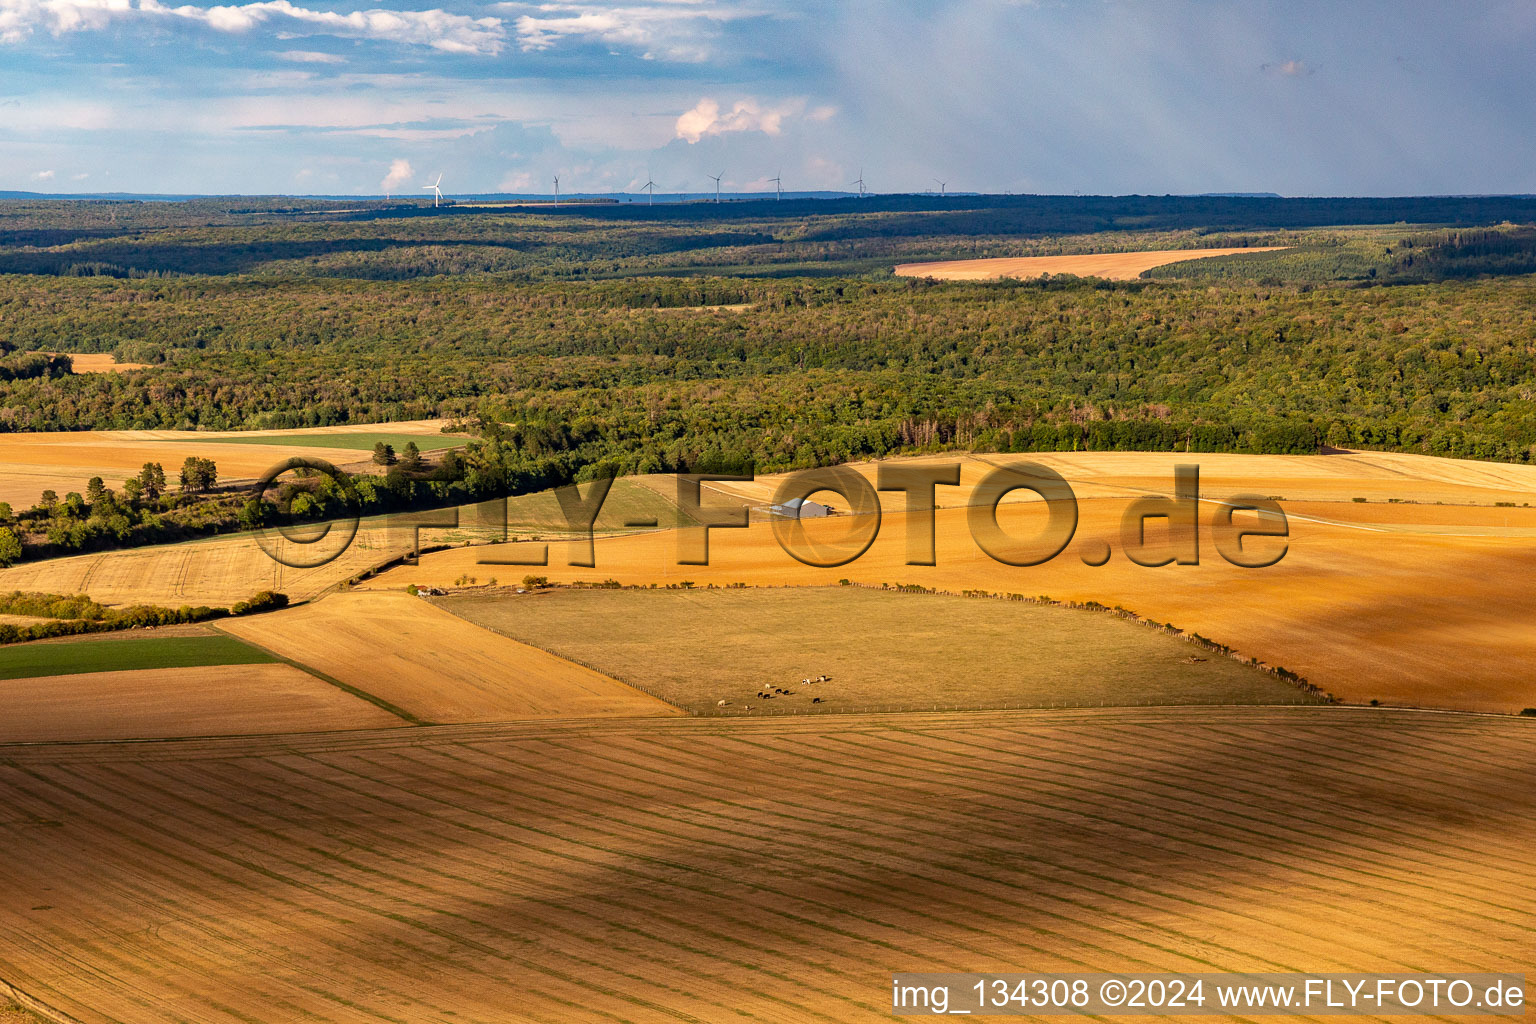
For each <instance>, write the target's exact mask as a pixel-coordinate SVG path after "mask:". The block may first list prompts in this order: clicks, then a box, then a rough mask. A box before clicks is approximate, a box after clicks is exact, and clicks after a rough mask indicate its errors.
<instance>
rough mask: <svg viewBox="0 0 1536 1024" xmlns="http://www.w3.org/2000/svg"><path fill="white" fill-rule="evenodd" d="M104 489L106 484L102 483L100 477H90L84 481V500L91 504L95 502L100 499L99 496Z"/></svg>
mask: <svg viewBox="0 0 1536 1024" xmlns="http://www.w3.org/2000/svg"><path fill="white" fill-rule="evenodd" d="M106 489H107V485H106V484H104V483H102V480H101V477H99V476H93V477H91V478H90V479H89V480H87V481H86V482H85V500H86V501H88V502H90V503H91V504H92V505H94V504H96V503H97V502H98V501H100V500H101V496H102V494H103V493H104V492H105V491H106Z"/></svg>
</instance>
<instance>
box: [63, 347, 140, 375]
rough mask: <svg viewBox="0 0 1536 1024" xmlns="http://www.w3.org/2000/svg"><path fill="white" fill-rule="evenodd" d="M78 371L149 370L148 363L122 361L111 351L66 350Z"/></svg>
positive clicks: (73, 366)
mask: <svg viewBox="0 0 1536 1024" xmlns="http://www.w3.org/2000/svg"><path fill="white" fill-rule="evenodd" d="M63 354H64V355H67V356H69V360H70V365H71V367H72V368H73V369H74V371H75V372H76V373H127V372H128V371H130V370H147V369H149V368H150V367H149V364H148V363H120V362H118V361H117V357H116V356H114V355H113V354H112V353H110V352H65V353H63Z"/></svg>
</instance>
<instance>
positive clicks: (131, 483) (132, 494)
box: [123, 477, 144, 505]
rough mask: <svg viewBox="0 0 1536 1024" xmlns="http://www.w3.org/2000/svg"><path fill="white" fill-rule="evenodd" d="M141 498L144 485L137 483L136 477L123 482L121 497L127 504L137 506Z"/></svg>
mask: <svg viewBox="0 0 1536 1024" xmlns="http://www.w3.org/2000/svg"><path fill="white" fill-rule="evenodd" d="M143 496H144V485H143V484H141V483H139V478H138V477H134V478H132V479H131V480H124V481H123V497H124V498H125V499H127V501H128V504H130V505H137V504H138V503H139V499H140V498H142V497H143Z"/></svg>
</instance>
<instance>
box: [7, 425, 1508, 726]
mask: <svg viewBox="0 0 1536 1024" xmlns="http://www.w3.org/2000/svg"><path fill="white" fill-rule="evenodd" d="M1014 458H1019V459H1038V461H1041V462H1044V463H1046V464H1047V465H1051V466H1053V467H1056V468H1058V470H1059V471H1060V472H1062V473H1063V475H1064V476H1066V478H1067V479H1068V481H1070V482H1071V483H1072V484H1073V486H1074V489H1075V490H1076V492H1077V494H1078V496H1079V498H1080V499H1082V500H1081V501H1080V516H1081V517H1080V522H1079V525H1078V528H1077V533H1076V536H1075V539H1074V541H1073V543H1072V544H1071V545H1070V546H1069V547H1068V549H1067V550H1066V551H1064V552H1063V553H1062V554H1061V555H1060V556H1059V557H1057V558H1055V559H1054V560H1052V561H1050V562H1048V563H1045V564H1043V565H1037V566H1032V567H1014V566H1009V565H1005V564H1002V563H1000V562H996V561H993V560H992V559H991V558H989V557H988V556H987V555H986V554H985V553H983V552H982V551H980V549H979V548H978V547H977V546H976V544H975V543H974V541H973V540H972V539H971V535H970V530H969V526H968V523H967V514H968V511H969V510H968V509H967V508H964V507H954V506H955V503H957V502H961V501H964V500H965V499H966V497H967V496H968V494H969V490H970V488H971V487H972V486H974V484H975V483H976V481H978V480H979V479H980V477H981V475H982V474H983V473H984V472H985V471H986V469H987V468H989V467H990V466H991V465H993V464H1001V463H1004V462H1007V461H1011V460H1012V459H1014ZM1186 461H1187V462H1194V463H1197V464H1199V465H1200V466H1201V467H1202V480H1201V494H1202V498H1203V499H1207V500H1204V501H1203V502H1202V504H1201V506H1200V521H1201V524H1202V525H1201V548H1200V552H1201V563H1200V564H1199V565H1198V566H1183V565H1168V566H1163V567H1160V568H1147V567H1143V566H1140V565H1136V564H1133V563H1132V562H1130V561H1129V560H1128V559H1127V558H1126V557H1125V556H1124V553H1123V551H1122V548H1121V529H1120V524H1121V520H1122V517H1123V515H1124V512H1125V511H1126V508H1127V506H1128V504H1129V501H1130V500H1131V499H1133V498H1134V497H1139V496H1141V495H1145V494H1151V493H1157V494H1169V493H1170V492H1171V490H1172V481H1173V466H1174V464H1175V463H1179V462H1186ZM1138 468H1139V469H1140V475H1137V469H1138ZM864 471H865V472H870V471H872V470H870V469H869V468H868V467H865V469H864ZM961 480H962V486H961V487H960V488H948V489H947V488H940V489H939V495H940V504H941V505H944V504H948V505H950V506H951V507H946V508H941V509H940V511H939V512H938V513H937V514H936V517H935V519H936V533H937V544H938V548H937V562H938V564H937V565H936V566H931V567H930V566H909V565H907V564H906V562H907V538H906V533H907V527H908V518H909V517H908V516H907V515H906V514H905V512H904V511H903V509H902V505H901V500H900V499H901V495H900V494H899V493H897V492H888V493H884V494H882V496H881V498H882V504H883V505H884V508H885V509H886V511H887V514H886V515H885V516H884V518H883V521H882V525H881V529H880V533H879V537H878V539H877V540H876V541H875V543H874V545H873V546H872V547H871V548H870V549H869V551H868V552H867V553H865V554H864V555H863V556H862V557H861V558H859V559H858V560H856V561H854V562H852V563H851V564H848V565H845V566H843V567H841V568H829V569H819V568H812V567H808V566H805V565H802V564H801V563H799V562H797V561H795V560H794V559H792V558H791V557H790V556H789V555H787V554H785V553H784V551H783V550H782V549H781V548H780V547H779V545H778V543H777V542H776V541H775V539H774V535H773V531H772V529H771V528H770V527H769V526H768V525H767V524H754V525H753V526H752V527H751V528H749V529H746V530H715V531H712V536H711V539H710V564H709V565H708V566H692V565H690V566H679V565H678V564H677V559H678V535H677V533H675V532H657V533H648V534H642V535H637V536H628V537H613V538H604V539H599V540H598V542H597V548H596V562H597V564H596V566H595V567H594V568H591V569H584V568H576V567H570V566H566V565H561V564H559V559H560V556H561V552H559V551H558V550H557V549H551V558H552V562H553V564H551V566H550V567H549V568H548V569H547V570H544V569H541V570H538V571H539V572H541V573H545V574H547V575H548V576H549V577H550V578H551V579H552V580H555V581H559V582H578V581H580V582H591V583H598V582H602V581H604V580H608V579H613V580H616V581H617V582H619V583H621V584H625V585H637V586H647V585H650V584H653V583H654V584H657V585H660V586H667V585H676V584H678V583H681V582H683V581H692V582H694V583H696V584H697V585H698V586H705V585H707V584H715V585H717V586H726V585H729V584H732V583H743V584H746V585H748V586H761V587H777V586H804V585H821V586H831V585H835V584H836V583H838V581H839V580H840V579H844V578H846V579H850V580H852V581H854V582H856V583H865V584H874V585H880V584H887V583H889V584H917V585H921V586H924V587H927V588H930V589H937V590H942V591H949V592H953V593H958V592H961V591H965V590H982V591H987V592H992V593H1002V594H1008V593H1018V594H1024V595H1028V596H1036V595H1047V596H1049V597H1052V598H1055V599H1057V600H1065V601H1073V602H1088V601H1097V602H1099V603H1101V604H1105V605H1110V606H1114V605H1121V606H1123V607H1125V608H1128V609H1130V610H1132V611H1134V612H1137V613H1139V614H1141V615H1143V616H1145V617H1147V618H1150V619H1154V620H1157V621H1159V622H1171V623H1174V624H1175V625H1177V626H1179V627H1180V628H1182V629H1185V630H1189V631H1192V632H1197V633H1200V634H1202V635H1203V636H1206V637H1209V638H1211V639H1213V640H1216V641H1218V642H1221V643H1224V644H1227V645H1229V646H1231V647H1234V648H1236V649H1237V650H1239V651H1240V652H1242V653H1243V654H1245V655H1248V656H1250V657H1255V658H1258V659H1260V660H1261V661H1263V662H1265V663H1267V664H1269V665H1278V666H1282V667H1284V668H1286V669H1289V670H1291V671H1293V672H1297V673H1299V674H1301V675H1302V676H1304V677H1305V678H1307V679H1308V680H1310V681H1311V682H1312V683H1314V684H1316V685H1318V686H1320V687H1322V688H1323V689H1325V690H1327V691H1329V692H1331V693H1334V694H1336V695H1338V696H1340V697H1342V698H1343V699H1345V700H1350V701H1357V702H1361V703H1364V702H1367V701H1370V700H1373V699H1377V700H1381V701H1384V702H1387V703H1399V704H1405V705H1410V706H1419V707H1441V708H1452V709H1462V710H1473V711H1491V712H1500V713H1515V712H1518V711H1519V710H1520V709H1522V708H1526V707H1532V706H1536V680H1533V677H1532V676H1531V673H1530V665H1531V664H1532V662H1533V661H1536V630H1532V629H1530V628H1529V626H1528V623H1531V622H1536V594H1533V593H1532V591H1531V588H1530V580H1531V579H1532V578H1533V575H1536V548H1533V546H1532V543H1531V538H1532V537H1536V510H1533V509H1530V508H1523V507H1508V508H1505V507H1495V502H1497V501H1508V502H1529V501H1531V500H1532V496H1533V494H1536V467H1530V466H1510V465H1499V464H1490V463H1479V462H1460V461H1453V460H1446V459H1431V458H1422V457H1420V458H1415V457H1412V456H1387V455H1374V454H1372V455H1326V456H1241V455H1227V456H1209V455H1180V454H1173V453H1159V454H1145V455H1137V454H1129V453H1096V452H1088V453H1076V454H1072V453H1059V454H1048V455H1041V456H1017V457H1013V456H998V455H989V456H978V457H975V458H973V459H971V460H967V461H966V462H965V465H964V467H963V470H962V476H961ZM775 485H776V481H775V480H772V479H768V478H764V479H762V480H758V481H756V482H754V483H752V484H747V485H737V484H721V485H719V486H720V491H719V493H717V494H716V495H715V496H714V497H712V498H711V499H709V501H710V503H718V504H720V505H722V506H724V505H726V504H728V503H729V502H730V501H732V500H740V499H745V500H748V501H753V502H757V501H762V500H766V497H771V496H772V493H773V490H774V487H775ZM726 488H731V489H732V490H733V491H734V492H735V493H734V494H729V493H726ZM947 492H948V493H947ZM1239 493H1248V494H1255V493H1256V494H1258V495H1261V496H1264V495H1279V496H1282V497H1283V498H1284V499H1285V501H1284V502H1283V503H1282V504H1283V507H1284V509H1285V511H1286V513H1287V516H1288V518H1289V529H1290V537H1289V542H1288V550H1287V554H1286V555H1285V557H1284V558H1283V559H1282V560H1281V561H1280V562H1279V564H1277V565H1274V566H1272V567H1270V568H1264V569H1244V568H1239V567H1236V566H1233V565H1230V564H1228V563H1227V562H1226V561H1224V560H1223V559H1222V558H1221V557H1220V556H1219V555H1218V553H1217V552H1216V550H1215V547H1214V544H1213V542H1212V531H1211V529H1210V524H1211V517H1212V516H1213V514H1214V513H1215V511H1216V510H1217V509H1218V508H1219V506H1218V505H1217V503H1216V500H1219V499H1225V498H1228V497H1231V496H1232V495H1234V494H1239ZM1457 493H1461V494H1464V495H1465V497H1464V498H1463V500H1464V501H1470V502H1477V504H1473V505H1451V504H1445V505H1440V504H1427V503H1426V504H1400V505H1399V504H1387V503H1386V501H1387V499H1389V498H1397V499H1399V500H1402V501H1404V502H1408V501H1422V502H1439V501H1447V500H1449V499H1451V498H1453V497H1454V496H1455V495H1456V494H1457ZM1351 495H1353V496H1369V497H1370V499H1371V500H1370V501H1367V502H1365V503H1355V502H1354V501H1353V500H1352V498H1351ZM843 504H844V505H845V506H846V503H843ZM854 518H855V517H849V516H843V517H833V518H831V519H825V520H813V521H810V522H807V523H806V524H804V525H805V529H806V531H807V536H808V537H809V538H810V539H811V540H812V541H813V542H816V543H819V544H821V545H823V547H824V548H829V547H831V546H832V545H833V543H834V542H835V541H837V540H839V539H840V538H842V537H844V536H846V535H847V532H848V531H849V530H850V528H853V527H854V526H856V525H857V524H855V523H854V522H853V520H854ZM999 518H1000V521H1001V523H1002V525H1003V526H1004V528H1005V529H1007V530H1008V532H1009V533H1011V534H1014V535H1017V536H1019V537H1031V536H1035V535H1037V534H1038V533H1039V531H1040V529H1041V526H1042V524H1043V511H1042V510H1041V508H1040V503H1039V502H1038V501H1028V502H1026V501H1022V500H1020V501H1013V502H1009V503H1007V504H1005V505H1004V506H1003V509H1002V512H1001V514H1000V517H999ZM1149 533H1153V534H1155V533H1156V530H1155V529H1154V530H1152V531H1149ZM1094 540H1103V541H1107V542H1108V543H1109V544H1110V546H1111V548H1112V557H1111V558H1110V560H1109V562H1108V563H1107V564H1105V565H1102V566H1090V565H1087V564H1085V563H1084V561H1083V559H1082V555H1083V554H1084V553H1085V552H1084V550H1083V549H1084V546H1085V545H1086V544H1087V543H1088V542H1091V541H1094ZM1274 543H1276V542H1273V541H1264V540H1259V541H1253V542H1250V544H1251V546H1252V548H1253V549H1255V550H1258V549H1262V548H1263V546H1264V545H1266V544H1269V545H1273V544H1274ZM517 549H518V546H516V545H513V546H511V547H510V550H512V551H514V552H515V551H516V550H517ZM496 550H497V549H496V548H489V549H488V548H483V547H481V548H464V549H455V550H450V551H443V552H438V553H434V554H431V555H427V556H425V557H424V558H423V559H422V564H421V565H420V566H412V567H409V568H408V569H397V570H391V571H390V572H387V573H384V574H381V575H380V576H378V577H376V578H374V579H372V580H369V581H368V582H367V583H366V584H365V586H367V587H370V588H383V589H388V588H396V589H399V588H403V587H404V586H405V585H406V584H408V583H417V584H430V585H436V586H451V585H452V584H453V581H454V580H455V579H456V578H458V577H460V576H462V575H464V574H466V573H467V574H470V575H475V574H477V573H484V572H485V569H484V568H482V567H479V566H478V565H477V563H478V561H479V560H480V559H482V558H485V557H487V556H488V553H489V552H495V551H496ZM500 557H507V556H506V555H505V554H503V555H501V556H500ZM0 585H6V583H5V581H3V580H0Z"/></svg>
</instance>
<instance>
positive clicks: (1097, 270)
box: [896, 245, 1285, 281]
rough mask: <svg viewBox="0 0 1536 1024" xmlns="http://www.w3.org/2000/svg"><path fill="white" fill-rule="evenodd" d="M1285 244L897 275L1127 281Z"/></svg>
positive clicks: (910, 267) (944, 265)
mask: <svg viewBox="0 0 1536 1024" xmlns="http://www.w3.org/2000/svg"><path fill="white" fill-rule="evenodd" d="M1283 248H1285V246H1278V245H1271V246H1252V247H1248V248H1240V249H1164V250H1158V251H1155V252H1100V253H1087V254H1083V255H1077V256H1004V257H997V258H991V259H978V260H940V261H938V262H936V263H900V264H897V266H896V275H897V276H898V277H932V278H937V279H938V280H940V281H991V280H995V279H997V278H1000V277H1017V278H1024V279H1028V278H1032V277H1045V276H1046V275H1048V274H1075V275H1077V276H1078V277H1103V278H1107V279H1109V280H1111V281H1130V280H1134V279H1135V278H1138V277H1140V276H1141V275H1142V274H1143V273H1145V272H1146V271H1148V270H1151V269H1152V268H1153V267H1161V266H1165V265H1167V264H1169V263H1182V262H1184V261H1185V260H1202V259H1209V258H1210V257H1212V256H1232V255H1235V254H1237V253H1244V252H1273V251H1275V250H1276V249H1283Z"/></svg>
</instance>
